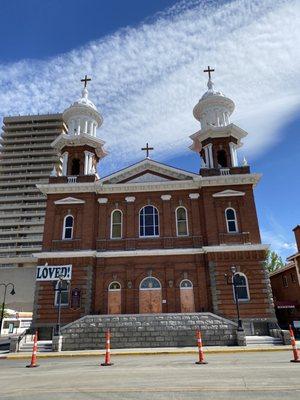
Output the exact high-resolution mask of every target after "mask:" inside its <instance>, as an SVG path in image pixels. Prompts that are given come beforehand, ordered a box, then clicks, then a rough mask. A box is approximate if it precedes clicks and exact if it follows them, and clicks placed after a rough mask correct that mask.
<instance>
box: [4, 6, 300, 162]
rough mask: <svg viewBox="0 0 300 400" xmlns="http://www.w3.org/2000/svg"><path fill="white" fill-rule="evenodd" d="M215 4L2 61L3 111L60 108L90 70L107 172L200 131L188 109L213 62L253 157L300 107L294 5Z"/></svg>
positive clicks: (175, 146) (164, 153) (161, 154)
mask: <svg viewBox="0 0 300 400" xmlns="http://www.w3.org/2000/svg"><path fill="white" fill-rule="evenodd" d="M215 3H217V2H212V1H201V0H199V1H195V0H194V1H182V2H180V3H178V5H176V6H175V7H172V8H171V9H169V10H167V11H166V12H164V13H161V14H159V15H157V16H155V17H154V18H153V19H152V20H151V21H147V22H145V23H143V24H141V25H139V26H138V27H135V28H126V29H123V30H120V31H118V32H115V34H113V35H110V36H107V37H104V38H101V39H99V40H98V41H94V42H92V43H89V44H87V45H86V46H85V47H82V48H80V49H74V50H73V51H71V52H69V53H67V54H63V55H61V56H58V57H55V58H53V59H50V60H43V61H38V60H37V61H28V60H21V61H20V62H18V63H14V64H5V65H0V114H1V115H2V116H4V115H8V114H19V113H21V114H24V113H25V114H26V113H37V112H39V113H46V112H60V111H62V110H63V109H64V108H66V107H67V106H68V105H69V104H70V102H72V101H74V99H76V98H77V97H78V96H79V93H80V85H79V79H80V78H81V77H82V75H84V74H85V73H88V74H90V75H91V76H92V77H93V81H92V84H91V85H90V97H91V99H92V100H93V101H94V102H95V103H96V105H97V106H98V108H99V109H100V110H101V113H102V114H103V116H104V124H103V127H102V129H101V130H100V131H99V132H98V135H99V137H101V138H103V139H104V140H106V141H107V148H108V149H109V151H110V154H111V155H110V156H109V159H107V161H106V163H105V164H106V167H105V168H106V169H107V170H110V169H112V168H116V167H122V166H124V165H125V164H127V163H129V162H132V161H134V160H137V159H140V158H141V157H142V154H141V152H140V151H139V148H140V147H141V145H144V144H145V142H146V141H149V142H151V144H152V145H154V147H155V148H156V153H155V154H156V158H160V159H162V158H166V157H168V156H170V155H174V154H176V153H179V152H180V151H181V150H182V149H184V148H186V147H187V146H188V145H189V144H190V140H189V138H188V136H189V135H190V134H191V133H193V132H194V131H196V130H197V129H198V128H199V126H198V123H197V121H195V120H194V118H193V116H192V109H193V106H194V105H195V103H196V102H197V101H198V99H199V97H200V96H201V95H202V93H203V91H204V90H205V84H206V77H205V76H204V75H203V74H202V73H201V70H202V69H203V67H204V66H206V65H207V64H209V65H213V66H214V67H215V69H216V73H215V78H214V80H215V84H216V86H217V87H218V89H221V90H222V91H223V92H225V93H226V94H227V95H228V96H230V97H231V98H232V99H234V101H235V102H236V106H237V109H236V112H235V114H234V116H233V120H234V121H235V122H238V123H239V124H240V125H241V126H242V127H243V128H244V129H246V130H248V131H249V133H250V134H249V136H248V139H247V140H246V141H245V143H246V151H247V152H248V153H249V154H250V157H252V158H253V157H254V155H256V154H257V153H258V152H259V151H264V150H265V148H266V146H267V145H268V144H269V143H270V142H272V141H274V140H276V139H277V137H276V135H277V134H278V133H277V132H278V130H279V128H280V126H281V124H282V121H283V119H284V118H285V117H286V116H288V115H289V114H290V113H292V112H293V111H294V110H295V108H296V107H297V106H299V104H300V90H299V89H300V69H299V65H300V44H299V37H300V24H299V22H298V21H299V18H300V3H299V1H298V0H264V1H261V0H236V1H229V2H226V1H224V2H218V4H219V5H217V6H216V5H215ZM297 42H298V43H297ZM129 149H130V151H129Z"/></svg>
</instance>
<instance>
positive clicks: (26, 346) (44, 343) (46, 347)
mask: <svg viewBox="0 0 300 400" xmlns="http://www.w3.org/2000/svg"><path fill="white" fill-rule="evenodd" d="M32 348H33V342H26V343H23V344H21V346H20V349H19V352H21V353H24V352H28V353H30V352H31V351H32ZM50 351H52V340H38V352H40V353H46V352H50Z"/></svg>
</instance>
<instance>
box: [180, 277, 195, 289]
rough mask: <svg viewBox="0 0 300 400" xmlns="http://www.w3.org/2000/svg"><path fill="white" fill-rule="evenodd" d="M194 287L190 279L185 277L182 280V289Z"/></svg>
mask: <svg viewBox="0 0 300 400" xmlns="http://www.w3.org/2000/svg"><path fill="white" fill-rule="evenodd" d="M192 287H193V284H192V282H191V281H190V280H189V279H183V280H182V281H181V282H180V289H191V288H192Z"/></svg>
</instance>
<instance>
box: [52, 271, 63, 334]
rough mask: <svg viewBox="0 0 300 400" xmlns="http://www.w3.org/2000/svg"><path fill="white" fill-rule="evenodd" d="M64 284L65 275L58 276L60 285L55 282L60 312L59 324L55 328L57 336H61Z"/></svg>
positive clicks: (58, 313)
mask: <svg viewBox="0 0 300 400" xmlns="http://www.w3.org/2000/svg"><path fill="white" fill-rule="evenodd" d="M63 282H64V275H62V274H61V275H59V276H58V284H57V283H56V282H54V284H53V286H54V291H55V292H57V296H58V297H57V298H58V311H57V324H56V328H55V334H56V335H57V336H60V317H61V292H62V291H63V290H64V289H63Z"/></svg>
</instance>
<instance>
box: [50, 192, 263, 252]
mask: <svg viewBox="0 0 300 400" xmlns="http://www.w3.org/2000/svg"><path fill="white" fill-rule="evenodd" d="M230 188H231V189H233V190H238V191H243V192H245V196H236V197H222V198H214V197H212V195H213V194H214V193H217V192H220V191H223V190H226V189H227V187H226V186H223V187H217V188H216V187H214V188H213V187H205V188H202V189H201V190H200V191H199V194H200V196H199V199H197V200H195V199H194V200H192V199H190V198H189V193H191V192H192V191H184V190H182V191H173V192H172V191H169V192H167V191H166V192H163V193H162V192H152V193H135V194H134V196H135V197H136V200H135V202H134V203H127V202H126V201H125V197H126V194H108V195H102V196H98V195H96V194H95V193H77V194H73V195H72V197H76V198H78V199H81V200H84V201H85V203H84V204H69V205H55V204H54V202H55V201H56V200H59V199H63V198H64V197H68V196H69V194H68V195H63V194H60V195H54V194H50V195H48V202H47V208H46V219H45V231H44V241H43V249H44V250H50V249H55V250H68V249H69V250H72V249H94V248H97V247H98V248H101V249H103V250H105V249H110V248H112V249H114V250H117V249H120V250H124V249H125V247H126V245H127V244H126V243H125V241H124V239H130V238H131V239H133V238H134V239H135V241H134V248H145V247H146V248H147V247H149V248H151V247H152V248H153V246H154V247H156V248H165V247H168V246H169V247H193V246H195V245H196V246H201V245H202V243H203V244H204V245H218V244H223V243H225V244H230V243H233V244H244V243H249V242H251V243H260V234H259V228H258V221H257V215H256V208H255V203H254V198H253V191H252V188H251V186H250V185H245V186H236V187H235V186H231V187H230ZM162 194H170V195H171V196H172V197H171V200H170V201H163V200H162V199H161V195H162ZM99 197H106V198H108V202H107V203H106V204H99V203H98V201H97V199H98V198H99ZM147 204H152V205H154V206H156V207H157V209H158V211H159V228H160V239H159V240H157V241H156V242H154V241H153V239H148V240H147V239H139V211H140V209H141V208H142V207H143V206H145V205H147ZM179 205H182V206H184V207H185V208H186V209H187V211H188V227H189V237H188V238H177V236H176V219H175V210H176V208H177V207H178V206H179ZM227 207H234V208H235V210H236V214H237V220H238V227H239V233H238V234H230V235H228V234H227V228H226V221H225V214H224V212H225V209H226V208H227ZM116 208H118V209H120V210H121V211H122V212H123V238H122V240H120V241H116V240H115V241H113V240H110V225H111V220H110V216H111V212H112V211H113V210H114V209H116ZM68 213H71V214H72V215H73V216H74V218H75V222H74V235H73V238H74V240H73V241H61V239H62V228H63V220H64V217H65V216H66V215H67V214H68ZM164 238H165V239H164ZM170 238H173V239H172V240H170ZM103 246H104V247H103Z"/></svg>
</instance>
